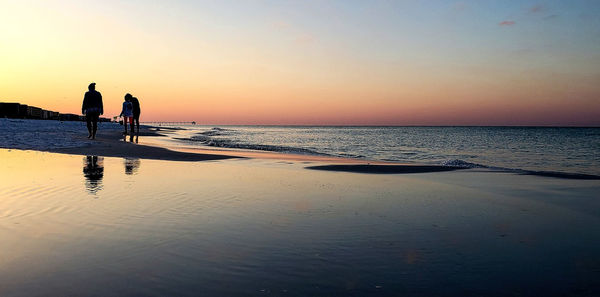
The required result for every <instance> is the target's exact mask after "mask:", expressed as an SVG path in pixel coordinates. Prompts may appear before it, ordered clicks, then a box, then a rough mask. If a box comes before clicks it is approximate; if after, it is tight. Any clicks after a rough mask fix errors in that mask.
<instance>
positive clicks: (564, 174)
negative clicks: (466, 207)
mask: <svg viewBox="0 0 600 297" xmlns="http://www.w3.org/2000/svg"><path fill="white" fill-rule="evenodd" d="M442 165H444V166H450V167H462V168H487V169H491V170H495V171H503V172H511V173H515V174H522V175H535V176H544V177H555V178H566V179H582V180H599V179H600V176H599V175H593V174H584V173H569V172H561V171H540V170H527V169H519V168H505V167H495V166H486V165H481V164H477V163H471V162H467V161H463V160H458V159H454V160H448V161H444V162H442Z"/></svg>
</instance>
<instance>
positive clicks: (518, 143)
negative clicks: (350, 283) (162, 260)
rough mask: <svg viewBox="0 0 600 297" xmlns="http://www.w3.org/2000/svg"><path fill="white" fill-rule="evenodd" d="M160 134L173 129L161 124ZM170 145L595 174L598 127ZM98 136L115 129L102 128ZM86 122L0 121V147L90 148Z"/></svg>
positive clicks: (219, 135) (217, 132) (239, 137)
mask: <svg viewBox="0 0 600 297" xmlns="http://www.w3.org/2000/svg"><path fill="white" fill-rule="evenodd" d="M162 127H173V126H167V125H162ZM176 127H178V128H181V129H180V130H173V131H172V130H169V131H168V132H170V133H167V134H166V135H167V136H168V138H167V140H168V141H169V142H170V143H171V145H176V146H177V145H178V146H188V147H190V146H191V147H212V148H215V147H217V148H233V149H244V150H261V151H272V152H279V153H293V154H305V155H320V156H335V157H345V158H355V159H362V160H373V161H389V162H399V163H414V164H427V165H455V166H462V167H472V168H488V169H498V170H509V171H510V170H513V171H543V172H556V173H570V174H588V175H596V176H598V175H600V128H554V127H322V126H321V127H319V126H312V127H308V126H203V125H182V126H176ZM99 129H100V130H107V129H108V130H120V129H122V126H120V125H118V124H115V123H101V124H100V126H99ZM86 133H87V130H86V128H85V123H83V122H59V121H42V120H12V119H0V148H9V149H10V148H14V149H30V150H52V149H56V148H68V147H82V146H89V145H90V142H88V141H82V140H81V139H78V137H79V136H81V135H87V134H86Z"/></svg>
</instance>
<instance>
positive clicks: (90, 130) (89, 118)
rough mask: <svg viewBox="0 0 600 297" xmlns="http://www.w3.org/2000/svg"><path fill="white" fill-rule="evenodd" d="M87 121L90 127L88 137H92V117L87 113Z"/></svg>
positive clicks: (88, 127)
mask: <svg viewBox="0 0 600 297" xmlns="http://www.w3.org/2000/svg"><path fill="white" fill-rule="evenodd" d="M85 121H86V123H87V129H88V133H89V134H88V138H90V137H92V119H91V117H90V115H85Z"/></svg>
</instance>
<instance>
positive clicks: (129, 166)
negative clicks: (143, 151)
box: [123, 158, 140, 175]
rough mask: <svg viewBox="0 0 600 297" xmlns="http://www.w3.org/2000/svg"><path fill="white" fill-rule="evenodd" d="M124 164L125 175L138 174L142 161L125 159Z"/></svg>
mask: <svg viewBox="0 0 600 297" xmlns="http://www.w3.org/2000/svg"><path fill="white" fill-rule="evenodd" d="M123 164H125V174H128V175H132V174H137V171H138V168H140V159H138V158H125V159H123Z"/></svg>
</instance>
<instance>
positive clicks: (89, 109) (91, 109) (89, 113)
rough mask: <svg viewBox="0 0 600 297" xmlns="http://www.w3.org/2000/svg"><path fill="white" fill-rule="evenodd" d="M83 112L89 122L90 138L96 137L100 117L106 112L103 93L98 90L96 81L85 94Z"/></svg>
mask: <svg viewBox="0 0 600 297" xmlns="http://www.w3.org/2000/svg"><path fill="white" fill-rule="evenodd" d="M81 113H82V114H84V115H85V121H86V122H87V129H88V132H89V134H88V138H91V139H96V131H97V130H98V118H99V117H100V115H101V114H103V113H104V105H103V104H102V94H100V92H98V91H96V83H91V84H90V85H89V86H88V91H87V92H85V95H84V96H83V104H82V105H81Z"/></svg>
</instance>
